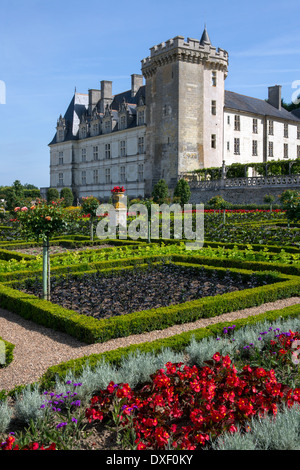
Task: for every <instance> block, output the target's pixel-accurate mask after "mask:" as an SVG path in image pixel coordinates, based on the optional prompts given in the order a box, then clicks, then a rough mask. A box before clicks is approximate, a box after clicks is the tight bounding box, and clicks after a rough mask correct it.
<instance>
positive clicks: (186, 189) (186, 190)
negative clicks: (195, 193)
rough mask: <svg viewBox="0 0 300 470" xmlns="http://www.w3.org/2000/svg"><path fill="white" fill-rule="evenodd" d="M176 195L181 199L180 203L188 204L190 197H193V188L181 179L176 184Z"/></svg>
mask: <svg viewBox="0 0 300 470" xmlns="http://www.w3.org/2000/svg"><path fill="white" fill-rule="evenodd" d="M174 197H176V198H179V199H180V204H181V205H182V206H183V205H184V204H188V202H189V200H190V197H191V189H190V185H189V183H188V182H187V181H186V180H184V179H181V180H179V181H178V183H177V184H176V187H175V189H174Z"/></svg>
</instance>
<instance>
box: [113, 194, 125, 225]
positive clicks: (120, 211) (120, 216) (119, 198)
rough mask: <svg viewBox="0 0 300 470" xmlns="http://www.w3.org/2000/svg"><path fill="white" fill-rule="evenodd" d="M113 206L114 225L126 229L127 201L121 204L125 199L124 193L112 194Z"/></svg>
mask: <svg viewBox="0 0 300 470" xmlns="http://www.w3.org/2000/svg"><path fill="white" fill-rule="evenodd" d="M113 198H114V202H115V204H114V206H115V220H112V224H113V225H114V224H115V225H116V226H117V225H122V227H127V201H126V202H125V201H124V202H125V204H124V202H123V199H127V198H125V194H124V192H120V193H114V196H113Z"/></svg>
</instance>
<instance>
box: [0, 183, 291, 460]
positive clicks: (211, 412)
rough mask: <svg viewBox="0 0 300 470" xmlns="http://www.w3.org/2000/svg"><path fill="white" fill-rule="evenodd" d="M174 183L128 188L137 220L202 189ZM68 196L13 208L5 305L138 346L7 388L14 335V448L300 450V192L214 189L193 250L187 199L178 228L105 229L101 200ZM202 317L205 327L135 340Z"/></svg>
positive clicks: (80, 334)
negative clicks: (245, 201)
mask: <svg viewBox="0 0 300 470" xmlns="http://www.w3.org/2000/svg"><path fill="white" fill-rule="evenodd" d="M164 191H165V188H164V185H163V182H160V186H159V188H157V193H154V194H153V199H151V200H147V201H143V200H131V201H129V206H128V212H127V215H128V217H127V223H128V224H130V223H131V222H132V221H135V220H136V217H137V214H136V213H135V211H134V210H133V209H134V207H135V206H133V204H137V203H139V204H145V206H146V207H147V208H148V209H149V207H151V204H152V203H155V202H156V203H162V202H165V203H167V204H171V203H173V202H176V203H177V204H180V205H181V206H182V207H184V206H183V205H184V204H185V203H187V201H188V194H186V191H188V190H187V188H186V187H185V185H184V184H182V187H181V188H180V187H179V188H178V190H177V192H176V193H175V195H174V199H173V200H172V201H171V200H170V199H168V195H167V193H165V192H164ZM112 192H113V193H122V192H123V193H124V192H125V189H124V188H114V190H113V191H112ZM53 196H54V197H53V198H49V199H48V200H47V201H46V200H43V199H38V198H36V199H35V201H34V202H32V204H26V205H25V203H24V205H23V201H22V204H20V205H15V207H14V208H12V207H11V208H10V210H9V211H6V212H4V211H3V212H2V214H1V215H0V216H1V219H0V306H1V308H2V309H4V310H6V311H8V312H12V313H13V314H16V315H18V316H19V317H22V318H24V319H26V320H30V321H31V322H33V324H36V325H39V326H42V327H45V328H49V329H51V330H55V331H57V332H61V333H64V334H66V335H68V336H69V337H70V338H73V339H74V340H76V341H78V342H80V344H86V345H98V344H99V345H101V344H105V343H106V342H109V341H114V340H115V339H120V338H123V340H124V344H125V346H122V347H117V348H115V349H111V350H107V351H106V352H102V353H95V354H91V355H85V356H80V357H77V358H75V359H70V360H68V361H64V362H60V363H57V364H55V365H52V366H51V367H48V368H47V369H46V370H44V372H43V373H42V374H41V376H40V377H39V379H38V380H34V381H32V382H30V383H26V384H24V383H14V384H13V385H12V386H11V387H9V388H7V387H6V388H5V387H3V386H1V372H3V371H6V370H7V371H9V370H10V369H11V370H13V366H14V358H15V345H14V344H13V343H12V342H10V341H9V340H8V339H7V338H5V337H3V338H0V339H1V342H0V344H1V345H2V355H1V354H0V358H1V357H2V359H3V360H2V362H1V361H0V449H1V450H11V449H14V450H23V449H26V450H40V449H49V450H73V449H74V450H154V451H155V450H194V451H200V450H299V449H300V444H299V442H300V439H299V438H300V369H299V363H300V357H299V359H298V354H299V352H300V303H299V298H300V252H299V245H300V236H299V234H300V232H299V223H300V221H299V219H300V202H299V201H300V195H299V193H297V192H296V191H286V192H285V193H283V194H282V195H281V197H280V200H278V201H274V199H273V198H272V197H271V196H270V195H266V198H265V204H264V205H262V206H250V205H249V206H244V207H238V206H233V205H229V204H228V203H226V201H223V200H222V198H220V197H218V196H217V197H215V198H213V199H212V200H211V201H210V202H209V204H206V205H205V206H204V210H203V214H202V215H203V217H204V240H203V247H200V248H199V247H198V246H197V243H196V242H194V243H195V247H194V248H195V249H190V250H188V249H187V245H186V243H187V240H186V239H185V238H184V236H183V238H182V239H178V238H176V237H175V236H174V227H175V225H176V223H177V222H178V220H180V221H182V218H183V216H184V212H183V211H182V212H181V213H178V212H177V213H174V214H173V213H171V216H170V217H171V221H170V237H168V238H163V237H162V233H163V232H162V221H161V222H160V226H161V227H160V228H161V232H160V236H159V237H158V238H151V236H150V237H147V238H146V239H144V238H139V237H136V239H134V240H133V239H130V238H127V239H124V238H123V237H121V235H120V234H121V232H118V231H117V236H116V237H115V238H113V237H112V238H106V239H99V237H98V236H97V224H98V223H99V222H100V221H104V220H105V218H106V217H107V214H105V213H104V214H100V215H99V213H98V212H97V207H98V206H99V204H100V201H98V200H97V199H96V198H94V197H88V198H85V199H83V200H82V201H81V205H80V206H76V207H75V206H73V205H72V204H70V203H68V204H66V203H65V198H64V197H61V198H60V197H57V195H56V194H53ZM65 196H67V192H66V194H65ZM25 202H26V201H25ZM189 216H190V219H191V221H192V226H193V227H194V228H195V225H196V221H197V212H196V211H193V210H192V211H190V214H189ZM147 222H148V221H147ZM183 235H184V234H183ZM189 242H190V241H189ZM291 299H294V302H291V303H289V301H290V300H291ZM279 301H285V302H286V306H284V307H283V308H273V309H269V310H268V309H267V310H266V311H265V310H264V311H263V309H262V307H263V306H264V305H265V304H269V303H270V304H274V303H275V304H276V303H277V302H279ZM251 308H255V309H256V310H258V311H257V312H256V314H255V315H248V316H246V315H245V316H237V317H236V318H235V319H234V321H223V320H222V321H218V317H221V316H222V315H224V314H230V313H232V312H239V311H243V310H245V309H251ZM260 308H261V309H262V310H261V312H260V311H259V309H260ZM199 320H206V321H207V324H206V326H204V327H201V328H197V327H194V328H191V329H189V330H188V331H182V332H180V333H178V334H174V335H171V336H170V335H166V336H165V337H163V338H159V339H156V337H155V336H153V339H152V340H151V341H146V342H135V341H134V340H133V341H132V340H131V341H128V343H126V340H127V339H128V338H132V337H133V338H135V337H136V336H138V335H143V334H145V333H148V334H154V333H155V332H157V331H159V332H164V330H167V329H169V328H172V327H175V326H178V327H181V326H184V325H187V324H192V323H196V322H197V321H199ZM0 321H1V320H0ZM0 337H1V331H0ZM298 349H299V351H298ZM0 353H1V349H0ZM36 360H37V361H39V357H37V358H36Z"/></svg>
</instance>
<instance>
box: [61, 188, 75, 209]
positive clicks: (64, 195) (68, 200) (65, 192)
mask: <svg viewBox="0 0 300 470" xmlns="http://www.w3.org/2000/svg"><path fill="white" fill-rule="evenodd" d="M60 198H61V199H63V200H64V201H63V206H65V207H70V206H72V204H73V201H74V195H73V193H72V190H71V189H70V188H63V189H62V190H61V192H60Z"/></svg>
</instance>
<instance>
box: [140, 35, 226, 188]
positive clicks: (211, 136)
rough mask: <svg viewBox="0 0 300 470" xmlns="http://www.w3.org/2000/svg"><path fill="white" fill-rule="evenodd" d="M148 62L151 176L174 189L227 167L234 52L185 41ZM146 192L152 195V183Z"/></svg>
mask: <svg viewBox="0 0 300 470" xmlns="http://www.w3.org/2000/svg"><path fill="white" fill-rule="evenodd" d="M150 51H151V55H150V56H149V57H147V58H145V59H143V60H142V67H141V68H142V73H143V75H144V77H145V80H146V103H147V119H146V122H147V130H146V145H147V151H146V155H147V161H146V162H145V165H146V168H147V173H148V174H149V173H151V172H152V187H153V185H154V184H155V183H156V182H157V181H158V180H159V179H160V178H163V179H165V180H166V181H167V183H168V185H169V187H171V188H172V187H174V186H175V184H176V182H177V179H178V175H179V174H181V173H184V172H186V171H190V170H194V169H198V168H203V167H204V166H205V167H212V166H218V167H220V166H222V160H223V114H224V95H225V91H224V90H225V89H224V81H225V78H226V77H227V70H228V53H227V52H226V51H225V50H223V49H216V48H215V47H213V46H212V45H211V41H210V39H209V36H208V33H207V30H206V28H205V30H204V32H203V35H202V38H201V40H198V39H190V38H188V39H187V40H186V41H185V39H184V37H183V36H176V37H175V38H173V39H169V40H168V41H166V42H164V43H161V44H159V45H157V46H154V47H152V48H151V49H150ZM148 186H149V187H147V188H145V189H146V193H148V194H151V191H152V188H151V183H150V182H149V184H148Z"/></svg>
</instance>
